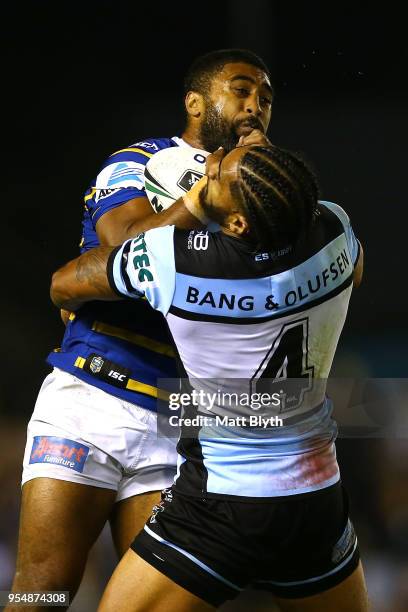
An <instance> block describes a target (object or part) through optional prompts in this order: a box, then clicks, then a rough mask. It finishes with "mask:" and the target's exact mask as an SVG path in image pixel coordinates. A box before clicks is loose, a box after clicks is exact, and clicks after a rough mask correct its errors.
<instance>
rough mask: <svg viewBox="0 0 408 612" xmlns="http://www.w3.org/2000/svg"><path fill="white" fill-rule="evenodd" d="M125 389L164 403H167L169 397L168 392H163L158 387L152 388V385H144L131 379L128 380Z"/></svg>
mask: <svg viewBox="0 0 408 612" xmlns="http://www.w3.org/2000/svg"><path fill="white" fill-rule="evenodd" d="M126 389H129V390H130V391H138V392H139V393H144V394H145V395H151V396H152V397H157V398H158V399H161V400H166V401H168V400H169V397H170V393H168V391H164V390H163V389H159V388H158V387H153V386H152V385H146V384H145V383H142V382H139V381H138V380H133V379H132V378H129V380H128V381H127V383H126Z"/></svg>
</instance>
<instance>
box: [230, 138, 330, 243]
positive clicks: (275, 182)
mask: <svg viewBox="0 0 408 612" xmlns="http://www.w3.org/2000/svg"><path fill="white" fill-rule="evenodd" d="M238 173H239V178H240V180H239V181H236V182H235V184H234V185H233V186H232V189H233V191H236V190H237V189H239V190H240V194H241V198H240V199H241V201H242V202H243V204H244V209H245V212H246V215H247V219H248V222H249V226H250V234H251V235H252V237H253V240H254V242H255V245H256V249H262V248H264V249H269V250H270V249H271V248H282V247H285V246H287V245H288V244H292V245H296V244H297V243H299V241H300V240H301V238H302V237H303V238H304V237H306V236H307V233H308V230H309V228H310V226H311V224H312V223H313V220H314V217H315V214H314V213H315V211H316V209H317V200H318V197H319V187H318V183H317V179H316V177H315V176H314V174H313V172H312V171H311V170H310V168H308V166H307V165H306V163H305V162H304V161H303V160H302V159H301V158H300V157H298V156H297V155H295V154H293V153H290V152H289V151H285V150H284V149H281V148H279V147H275V146H271V147H264V146H262V147H261V146H256V147H251V149H249V150H248V152H247V153H245V155H244V156H243V157H242V159H241V160H240V164H239V170H238ZM237 195H238V194H237Z"/></svg>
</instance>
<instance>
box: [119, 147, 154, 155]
mask: <svg viewBox="0 0 408 612" xmlns="http://www.w3.org/2000/svg"><path fill="white" fill-rule="evenodd" d="M126 151H133V153H141V154H142V155H146V157H153V153H147V152H146V151H143V149H136V148H132V147H130V148H128V149H120V150H119V151H115V153H112V155H110V156H109V157H113V156H114V155H117V154H118V153H125V152H126Z"/></svg>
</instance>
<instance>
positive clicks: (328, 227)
mask: <svg viewBox="0 0 408 612" xmlns="http://www.w3.org/2000/svg"><path fill="white" fill-rule="evenodd" d="M199 233H200V232H197V231H187V230H178V229H176V230H175V232H174V255H175V263H176V269H177V272H179V273H181V274H186V275H188V276H196V277H199V278H214V270H216V271H217V272H216V277H217V278H225V279H245V278H251V279H253V278H263V277H265V276H272V275H274V274H279V273H281V272H284V271H286V270H289V269H290V268H294V267H296V266H298V265H300V264H302V263H303V262H305V261H306V260H308V259H310V258H311V257H313V255H315V254H316V253H318V252H319V251H321V250H322V249H323V248H324V247H325V246H327V245H328V244H329V243H330V242H332V241H333V240H334V239H335V238H337V237H338V236H341V235H342V234H344V227H343V224H342V222H341V221H340V219H339V217H338V216H337V215H336V214H335V213H334V212H332V211H331V210H329V209H328V208H327V207H325V206H324V205H322V204H319V206H318V215H317V216H316V218H315V223H314V225H313V226H312V229H311V230H310V234H309V235H308V237H307V240H305V241H304V244H303V245H302V246H299V247H297V248H296V251H295V252H292V249H291V245H288V251H287V253H284V251H285V249H282V250H281V251H280V252H278V253H277V252H276V251H275V252H273V248H271V252H270V253H256V252H254V250H253V245H251V244H250V243H249V242H247V241H245V240H243V239H240V238H236V237H234V236H228V235H226V234H224V233H222V232H216V233H210V232H209V233H208V243H207V246H206V247H205V248H203V245H202V244H201V245H200V246H199V248H197V249H196V248H194V238H195V236H196V235H197V234H199ZM201 233H202V232H201ZM262 255H265V256H266V257H265V259H262ZM256 256H258V258H257V260H256V259H255V257H256ZM259 256H261V257H259Z"/></svg>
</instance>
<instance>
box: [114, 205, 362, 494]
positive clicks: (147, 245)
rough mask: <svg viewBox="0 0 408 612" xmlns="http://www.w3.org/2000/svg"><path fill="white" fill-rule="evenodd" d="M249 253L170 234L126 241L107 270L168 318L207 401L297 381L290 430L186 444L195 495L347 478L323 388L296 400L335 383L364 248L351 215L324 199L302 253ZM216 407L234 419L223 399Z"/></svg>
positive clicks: (187, 473) (304, 486)
mask: <svg viewBox="0 0 408 612" xmlns="http://www.w3.org/2000/svg"><path fill="white" fill-rule="evenodd" d="M252 249H253V247H252V246H251V245H250V244H248V243H247V242H246V241H244V240H242V239H239V238H236V237H233V236H227V235H225V234H223V233H222V232H217V233H210V232H207V231H201V232H198V231H182V230H178V229H175V228H174V227H173V226H170V227H164V228H157V229H154V230H151V231H148V232H146V233H143V234H140V235H139V236H137V237H135V238H134V239H133V240H128V241H127V242H125V243H124V244H123V245H122V246H121V247H118V248H117V249H115V251H114V252H113V253H112V255H111V257H110V260H109V263H108V274H109V278H110V282H111V285H112V287H113V288H114V290H115V291H116V292H118V293H119V294H120V295H124V296H127V297H129V298H139V297H140V296H143V295H144V296H145V297H146V299H147V300H148V301H149V302H150V304H151V305H152V306H153V308H155V309H157V310H159V311H161V312H162V313H163V315H164V316H165V317H166V319H167V322H168V325H169V328H170V331H171V333H172V335H173V338H174V341H175V344H176V346H177V349H178V353H179V358H180V361H181V364H182V368H183V371H184V372H185V375H186V376H187V377H188V379H189V381H190V383H191V385H192V387H193V388H195V389H197V388H198V387H199V388H200V389H205V390H207V391H208V393H209V394H210V393H211V392H215V391H216V387H219V386H220V385H221V386H222V388H223V390H224V391H225V390H227V391H233V390H234V386H236V387H237V388H239V389H240V390H242V384H243V383H242V381H246V382H245V384H247V382H248V381H251V385H252V384H253V383H254V384H256V385H258V384H259V383H260V382H262V380H264V379H272V380H275V381H277V382H278V383H279V381H282V379H286V378H287V377H290V378H295V379H298V380H299V381H300V392H299V393H293V394H292V396H291V397H288V396H286V400H287V401H283V402H282V403H281V405H280V408H279V411H278V412H279V416H280V417H282V422H283V425H282V426H273V427H267V428H264V427H261V426H258V427H256V426H255V427H253V428H251V427H237V426H236V423H233V424H232V425H231V423H230V422H229V421H225V420H224V421H222V424H223V425H225V433H226V435H225V436H224V435H220V434H219V431H220V427H218V430H217V435H213V433H214V432H213V431H212V429H211V427H212V425H209V426H208V427H207V424H206V423H204V422H203V424H200V426H199V427H198V428H197V436H196V438H194V439H188V440H186V439H180V441H179V444H178V450H179V453H180V460H179V470H178V476H177V477H176V485H175V486H176V489H179V490H180V491H181V492H184V493H187V494H190V495H200V496H201V495H203V494H206V495H207V496H215V497H217V496H220V495H221V496H225V495H227V496H240V497H242V496H245V497H252V498H260V497H262V498H264V497H274V496H277V495H291V494H295V493H303V492H308V491H312V490H315V489H320V488H323V487H326V486H329V485H331V484H333V483H334V482H336V481H337V480H338V479H339V471H338V466H337V462H336V456H335V449H334V439H335V437H336V433H337V430H336V424H335V423H334V421H333V420H332V419H331V409H332V407H331V403H330V401H329V400H327V399H326V398H325V394H324V390H325V385H323V386H322V385H320V389H318V392H317V394H316V392H315V393H314V394H313V393H311V394H310V397H311V398H312V399H311V400H310V399H309V401H300V398H301V397H303V398H305V396H307V395H308V390H310V389H311V387H312V385H311V381H312V380H315V379H326V378H327V377H328V375H329V372H330V368H331V365H332V361H333V357H334V353H335V350H336V346H337V342H338V339H339V336H340V333H341V330H342V328H343V324H344V321H345V317H346V313H347V309H348V304H349V299H350V294H351V290H352V281H353V270H354V265H355V263H356V262H357V259H358V255H359V243H358V241H357V240H356V238H355V236H354V233H353V231H352V229H351V226H350V222H349V219H348V216H347V215H346V213H345V212H344V211H343V209H342V208H340V207H339V206H337V205H336V204H333V203H330V202H320V203H319V206H318V210H317V216H316V220H315V223H314V225H313V228H312V230H311V232H310V235H309V236H308V239H307V243H306V244H305V245H304V246H303V247H302V248H301V249H298V250H297V252H292V250H291V248H290V246H288V247H287V248H286V249H281V251H279V252H264V253H254V252H253V250H252ZM198 381H201V382H200V383H198ZM280 386H282V385H280ZM252 388H253V389H256V388H257V387H256V386H255V387H252ZM280 391H282V390H281V389H280ZM218 397H219V396H218ZM214 402H215V403H214ZM236 408H237V409H238V408H239V406H236ZM212 409H213V411H212V414H219V415H221V416H223V415H224V416H225V414H227V413H228V411H225V405H224V404H222V403H221V402H218V403H217V400H215V399H213V405H212ZM231 410H232V411H233V408H231V407H230V413H231ZM219 424H220V423H218V425H219ZM229 425H230V426H229ZM245 425H247V423H245ZM221 429H222V427H221Z"/></svg>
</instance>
